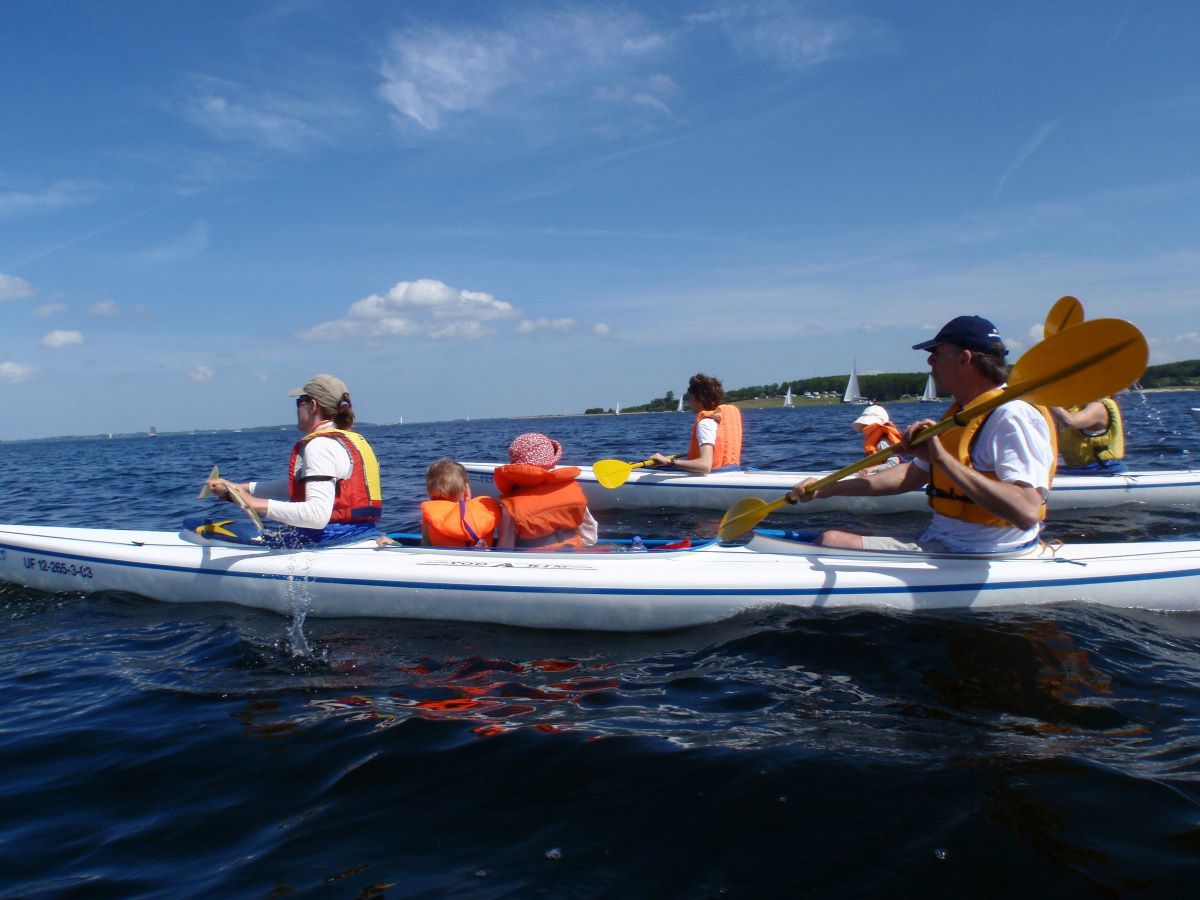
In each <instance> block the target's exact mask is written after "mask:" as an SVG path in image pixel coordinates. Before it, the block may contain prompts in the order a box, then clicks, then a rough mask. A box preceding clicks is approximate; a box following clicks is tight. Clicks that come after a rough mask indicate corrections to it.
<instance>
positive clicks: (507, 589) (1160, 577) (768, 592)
mask: <svg viewBox="0 0 1200 900" xmlns="http://www.w3.org/2000/svg"><path fill="white" fill-rule="evenodd" d="M0 548H3V549H9V550H14V551H16V552H19V553H27V554H31V555H38V556H53V557H57V558H59V559H73V560H77V561H80V562H89V563H100V564H104V565H110V566H125V567H128V568H134V569H149V570H152V571H162V572H180V573H184V574H190V575H216V576H220V577H224V578H257V579H267V580H271V581H299V582H309V583H320V584H346V585H356V586H364V587H381V588H423V589H426V590H447V591H478V592H483V593H515V594H599V595H603V596H617V597H619V596H653V597H827V596H836V595H838V594H868V595H870V594H880V595H889V594H904V593H907V594H914V595H917V594H945V593H951V592H954V591H996V590H1021V589H1024V588H1035V587H1077V586H1082V585H1091V584H1118V583H1120V584H1129V585H1130V586H1134V585H1137V584H1141V583H1149V582H1155V581H1165V580H1168V579H1174V578H1194V577H1198V576H1200V568H1195V569H1183V570H1177V571H1173V572H1152V573H1147V574H1144V575H1136V576H1132V577H1130V576H1120V575H1112V576H1102V577H1096V578H1086V577H1081V578H1064V579H1052V580H1048V581H1036V580H1030V581H1008V582H1004V583H1002V584H987V583H985V582H959V583H956V584H937V585H933V584H930V585H920V586H912V585H908V586H904V587H899V588H898V587H857V588H837V587H834V588H830V587H815V588H688V589H683V588H640V589H633V590H631V589H628V588H600V587H597V588H588V587H580V588H574V587H535V586H531V585H499V584H465V583H454V584H447V583H444V582H437V581H435V582H428V581H381V580H377V579H370V578H326V577H314V576H294V575H283V574H278V575H276V574H269V573H258V572H230V571H217V570H215V569H198V568H195V567H194V566H169V565H166V564H164V563H139V562H133V561H130V560H114V559H109V558H107V557H103V556H84V555H82V554H75V553H57V552H52V551H47V550H30V549H28V548H25V547H19V546H14V545H11V544H0ZM378 552H383V553H390V552H395V551H387V550H384V551H378ZM681 552H685V553H686V552H690V551H681ZM584 561H585V560H584ZM1070 562H1071V561H1070V560H1064V561H1063V563H1064V564H1070ZM1084 565H1085V564H1084ZM447 568H449V567H447ZM488 568H503V566H494V567H488Z"/></svg>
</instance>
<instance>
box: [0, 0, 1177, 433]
mask: <svg viewBox="0 0 1200 900" xmlns="http://www.w3.org/2000/svg"><path fill="white" fill-rule="evenodd" d="M1198 23H1200V19H1198V17H1197V15H1196V13H1195V9H1194V6H1192V5H1190V4H1187V3H1177V4H1175V3H1155V4H1137V3H1132V2H1122V3H1110V2H1103V0H1101V2H1056V3H1034V2H1028V3H1022V2H1016V3H1007V4H988V5H985V4H970V3H960V2H945V3H938V2H930V3H922V4H907V3H897V2H888V3H882V2H878V3H868V2H842V3H790V2H782V0H780V2H757V3H756V2H732V0H730V2H694V3H676V2H660V3H655V4H632V3H630V4H621V3H541V2H532V0H531V2H523V3H516V2H495V0H492V2H454V3H401V2H388V3H384V2H354V3H349V2H319V0H289V2H275V3H267V2H263V3H253V2H236V3H235V2H210V3H198V4H184V3H162V2H157V0H155V2H132V0H125V2H121V3H111V4H108V3H95V2H86V3H84V2H70V0H58V2H53V3H43V2H36V0H24V2H21V0H0V31H3V33H4V35H5V37H4V40H3V44H4V51H3V53H0V84H2V85H3V90H0V115H2V117H3V123H4V128H3V133H4V139H3V140H2V141H0V316H2V317H3V319H2V321H3V323H4V328H3V330H2V332H0V388H2V389H3V390H4V393H5V395H6V396H8V397H9V398H10V408H11V410H12V412H13V415H12V416H10V425H9V428H8V435H7V436H8V437H37V436H45V435H57V434H89V433H96V432H107V431H131V430H141V429H144V428H148V427H149V426H150V425H152V424H153V425H156V426H157V427H158V428H159V429H160V430H179V429H187V428H212V427H242V426H250V425H256V424H270V423H276V422H287V421H290V420H291V418H292V411H291V404H290V401H289V400H288V399H287V398H286V397H285V396H284V394H285V393H286V391H287V390H288V389H290V388H292V387H295V386H297V385H300V384H302V383H303V382H304V381H305V380H306V379H307V378H308V377H309V376H310V375H311V374H313V373H315V372H318V371H329V372H333V373H335V374H337V375H340V376H341V377H342V378H343V379H344V380H345V381H346V382H347V383H348V384H349V386H350V388H351V393H352V395H353V398H354V402H355V407H356V409H357V411H358V413H359V415H360V417H362V418H363V419H366V420H368V421H375V422H394V421H397V420H399V419H400V418H401V417H404V419H405V421H406V422H412V421H419V420H423V419H449V418H458V417H462V416H468V415H469V416H472V417H482V416H486V415H526V414H537V413H550V412H570V411H582V410H583V409H584V408H585V407H588V406H605V407H609V406H612V405H614V404H615V403H621V404H624V405H627V406H628V405H632V404H634V403H638V402H642V401H644V400H647V399H650V398H652V397H656V396H660V395H662V394H663V393H664V392H665V391H666V390H668V389H671V390H674V391H675V392H676V393H677V394H678V393H681V392H682V390H683V388H684V387H685V386H686V383H687V378H688V376H689V375H691V374H692V373H694V372H697V371H706V372H711V373H713V374H716V375H718V376H719V377H721V378H722V379H723V380H724V381H725V384H726V386H727V387H737V386H742V385H747V384H759V383H764V382H773V381H780V380H785V379H791V378H802V377H807V376H811V375H824V374H833V373H843V372H847V371H848V370H849V367H850V363H851V360H852V359H854V358H857V360H858V367H859V371H860V372H871V371H920V370H921V369H922V368H923V367H924V355H923V354H920V353H917V352H916V351H913V350H911V349H909V347H910V345H911V344H913V343H915V342H917V341H919V340H922V339H924V338H925V337H928V336H931V335H932V333H933V331H935V330H936V328H937V327H938V326H939V325H940V324H941V323H942V322H944V321H945V320H947V319H949V318H951V317H953V316H955V315H958V314H961V313H972V314H979V315H984V316H987V317H989V318H991V319H993V320H994V321H995V322H996V323H997V324H998V325H999V327H1000V329H1001V332H1002V333H1003V334H1004V335H1005V337H1006V339H1007V340H1008V341H1009V343H1010V344H1013V345H1015V346H1016V347H1017V348H1018V349H1019V348H1020V347H1024V346H1028V345H1029V343H1030V342H1031V341H1032V340H1033V337H1032V335H1033V333H1034V330H1036V329H1037V328H1038V326H1039V325H1040V323H1041V321H1042V319H1043V317H1044V315H1045V313H1046V311H1047V310H1048V309H1049V307H1050V305H1051V304H1052V303H1053V302H1054V300H1056V299H1057V298H1058V297H1060V296H1061V295H1063V294H1074V295H1075V296H1077V297H1079V298H1080V299H1081V300H1082V301H1083V304H1084V307H1085V309H1086V310H1087V313H1088V315H1089V316H1090V317H1098V316H1120V317H1124V318H1129V319H1131V320H1132V321H1134V322H1135V323H1136V324H1137V325H1138V326H1139V327H1141V328H1142V330H1143V331H1144V332H1145V334H1146V335H1147V337H1148V338H1149V340H1150V343H1151V348H1152V356H1151V361H1152V362H1167V361H1171V360H1176V359H1191V358H1196V357H1200V322H1198V321H1197V320H1198V314H1197V310H1198V309H1200V302H1198V301H1200V296H1198V294H1200V288H1198V285H1200V279H1198V277H1197V276H1198V275H1200V213H1198V212H1197V210H1200V202H1198V201H1200V169H1198V166H1197V160H1198V159H1200V63H1197V55H1196V47H1197V45H1198V44H1200V41H1198V39H1200V24H1198Z"/></svg>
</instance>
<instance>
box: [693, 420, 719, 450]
mask: <svg viewBox="0 0 1200 900" xmlns="http://www.w3.org/2000/svg"><path fill="white" fill-rule="evenodd" d="M716 443H717V420H716V419H701V420H700V424H699V425H697V426H696V445H697V446H700V447H702V446H704V445H705V444H712V445H713V446H716Z"/></svg>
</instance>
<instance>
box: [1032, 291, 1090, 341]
mask: <svg viewBox="0 0 1200 900" xmlns="http://www.w3.org/2000/svg"><path fill="white" fill-rule="evenodd" d="M1082 321H1083V304H1082V303H1080V302H1079V301H1078V300H1076V299H1075V298H1074V297H1071V296H1066V297H1059V298H1058V300H1057V301H1055V303H1054V305H1053V306H1052V307H1050V312H1048V313H1046V323H1045V324H1044V325H1043V326H1042V337H1043V338H1048V337H1054V335H1056V334H1058V333H1059V332H1060V331H1062V330H1063V329H1064V328H1070V327H1072V326H1074V325H1078V324H1079V323H1080V322H1082Z"/></svg>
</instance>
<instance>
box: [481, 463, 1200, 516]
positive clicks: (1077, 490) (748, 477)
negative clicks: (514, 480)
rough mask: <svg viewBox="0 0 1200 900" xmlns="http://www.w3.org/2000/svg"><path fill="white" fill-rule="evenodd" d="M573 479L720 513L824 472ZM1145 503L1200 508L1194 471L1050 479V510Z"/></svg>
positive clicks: (667, 472) (487, 474)
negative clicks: (607, 482) (609, 481)
mask: <svg viewBox="0 0 1200 900" xmlns="http://www.w3.org/2000/svg"><path fill="white" fill-rule="evenodd" d="M465 466H466V469H467V473H468V475H469V477H470V479H471V490H472V492H473V493H475V494H476V495H487V496H493V497H494V496H496V486H495V482H494V480H493V478H492V470H493V469H495V467H496V463H478V462H473V463H465ZM580 470H581V471H580V476H579V479H578V481H579V484H580V486H581V487H582V488H583V491H584V493H585V494H587V498H588V506H589V507H590V508H591V509H593V510H609V509H664V508H666V509H713V510H726V509H728V508H729V507H730V506H732V505H733V504H734V503H736V502H737V501H738V500H741V499H743V498H745V497H758V498H759V499H762V500H774V499H775V498H776V497H779V496H780V495H782V494H785V493H787V491H788V490H789V489H791V487H792V486H793V485H795V484H796V483H797V482H799V481H801V480H803V479H805V478H809V477H811V478H820V477H822V476H825V475H828V474H829V473H828V472H779V471H756V470H753V469H750V470H744V469H737V470H732V471H728V472H713V473H710V474H708V475H688V474H685V473H683V472H681V471H678V470H671V469H664V470H661V471H660V470H655V469H634V470H633V472H632V473H631V474H630V476H629V480H628V481H626V482H625V484H623V485H621V486H620V487H618V488H613V489H611V490H609V489H606V488H604V487H602V486H601V485H600V483H599V482H597V481H596V476H595V473H594V472H593V471H592V468H591V467H590V466H582V467H580ZM1129 503H1133V504H1143V505H1146V506H1155V507H1167V506H1200V470H1189V469H1178V470H1163V471H1153V470H1148V471H1138V472H1125V473H1121V474H1112V475H1104V474H1094V475H1076V474H1063V475H1059V476H1058V477H1056V478H1055V479H1054V488H1053V490H1051V492H1050V499H1049V508H1050V511H1051V512H1055V511H1064V510H1081V509H1106V508H1108V507H1112V506H1119V505H1122V504H1129ZM928 508H929V507H928V503H927V501H926V498H925V494H924V493H923V492H921V491H911V492H909V493H906V494H894V495H892V496H889V497H825V498H821V499H818V500H813V501H811V502H810V503H807V504H795V505H794V506H784V507H783V508H781V509H780V510H778V514H779V515H788V514H791V515H801V514H805V513H811V512H819V511H827V512H852V513H860V514H872V515H878V514H889V513H906V512H920V511H923V510H924V511H927V510H928Z"/></svg>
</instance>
